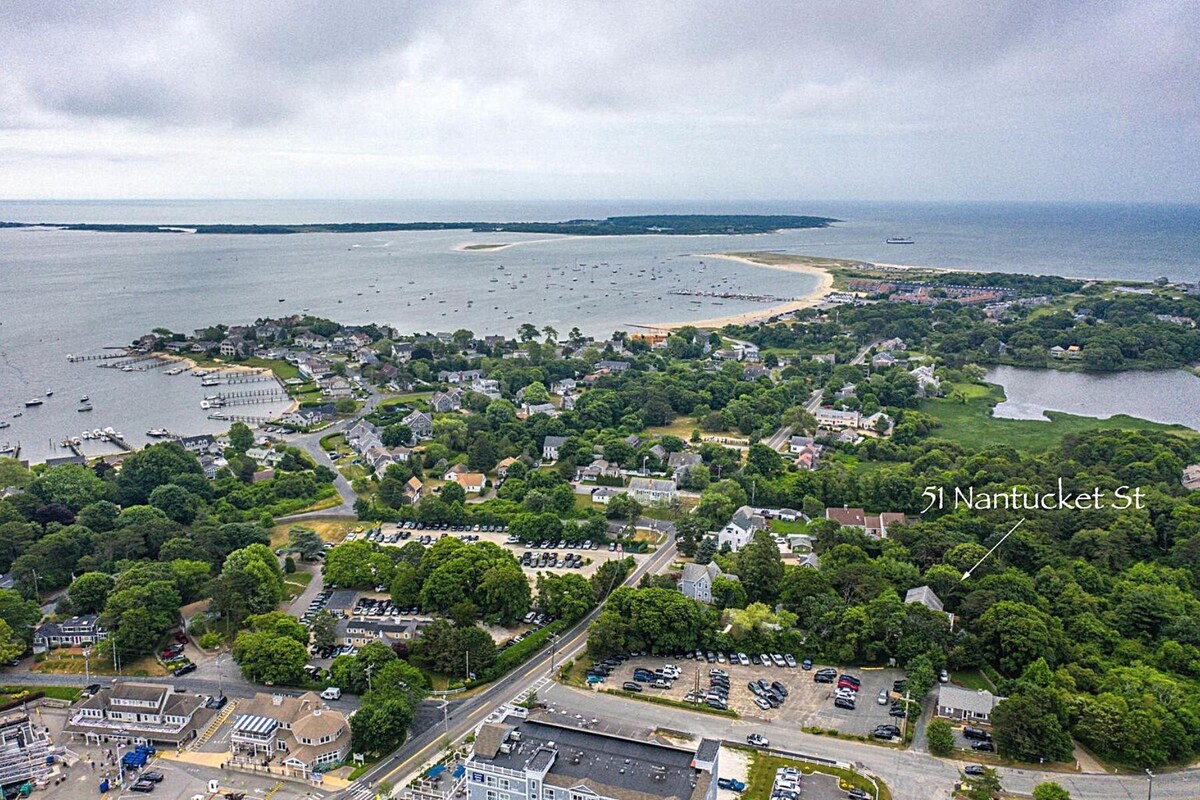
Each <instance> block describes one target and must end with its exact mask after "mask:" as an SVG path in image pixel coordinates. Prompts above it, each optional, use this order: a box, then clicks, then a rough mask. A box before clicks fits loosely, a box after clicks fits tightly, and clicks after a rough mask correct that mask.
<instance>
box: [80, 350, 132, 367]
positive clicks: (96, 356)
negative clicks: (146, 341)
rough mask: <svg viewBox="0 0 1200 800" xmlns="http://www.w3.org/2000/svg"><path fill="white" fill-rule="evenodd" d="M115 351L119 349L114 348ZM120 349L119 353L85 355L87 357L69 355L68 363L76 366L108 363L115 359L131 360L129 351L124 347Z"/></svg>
mask: <svg viewBox="0 0 1200 800" xmlns="http://www.w3.org/2000/svg"><path fill="white" fill-rule="evenodd" d="M113 349H117V348H113ZM119 349H120V351H121V352H119V353H89V354H85V355H81V356H77V355H75V354H73V353H68V354H67V361H69V362H71V363H72V364H74V363H77V362H81V361H108V360H110V359H114V358H129V351H128V350H126V349H125V348H123V347H122V348H119Z"/></svg>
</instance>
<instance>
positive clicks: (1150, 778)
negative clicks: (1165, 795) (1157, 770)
mask: <svg viewBox="0 0 1200 800" xmlns="http://www.w3.org/2000/svg"><path fill="white" fill-rule="evenodd" d="M1153 794H1154V773H1153V772H1151V771H1150V770H1148V769H1147V770H1146V800H1150V798H1151V797H1152V796H1153Z"/></svg>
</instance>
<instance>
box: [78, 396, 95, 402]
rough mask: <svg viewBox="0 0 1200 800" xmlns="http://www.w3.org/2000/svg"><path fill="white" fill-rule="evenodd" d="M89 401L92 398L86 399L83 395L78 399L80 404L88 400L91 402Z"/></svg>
mask: <svg viewBox="0 0 1200 800" xmlns="http://www.w3.org/2000/svg"><path fill="white" fill-rule="evenodd" d="M91 399H92V398H90V397H88V396H87V395H86V394H85V395H84V396H83V397H81V398H79V402H81V403H86V402H87V401H88V400H91Z"/></svg>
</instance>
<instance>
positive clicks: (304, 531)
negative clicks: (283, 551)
mask: <svg viewBox="0 0 1200 800" xmlns="http://www.w3.org/2000/svg"><path fill="white" fill-rule="evenodd" d="M287 549H288V550H289V551H290V552H293V553H299V554H300V558H302V559H303V560H305V561H316V560H317V559H318V558H320V557H321V556H322V555H324V554H325V542H324V541H323V540H322V539H321V535H320V534H319V533H317V532H316V531H314V530H312V529H310V528H300V527H297V528H292V529H291V530H289V531H288V546H287Z"/></svg>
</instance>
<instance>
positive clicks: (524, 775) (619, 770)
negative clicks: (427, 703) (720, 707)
mask: <svg viewBox="0 0 1200 800" xmlns="http://www.w3.org/2000/svg"><path fill="white" fill-rule="evenodd" d="M474 750H475V752H474V754H473V755H472V756H471V758H470V759H469V760H468V762H467V765H466V778H467V800H585V799H586V800H652V799H653V798H661V800H715V798H716V796H717V780H716V778H717V774H718V764H717V762H718V758H719V752H720V744H719V743H718V742H716V741H713V740H710V739H704V740H702V741H701V742H700V745H699V747H698V748H697V749H696V750H690V749H685V748H681V747H674V746H671V745H663V744H656V743H653V742H647V741H636V740H633V739H626V738H624V737H620V736H615V735H612V734H607V733H599V732H595V731H589V730H585V729H580V728H573V727H567V726H564V725H558V724H555V723H551V722H546V721H544V720H539V719H532V718H530V719H522V718H520V717H517V716H508V717H506V718H505V719H504V720H503V721H502V722H496V723H485V724H484V725H482V726H481V727H480V729H479V732H478V734H477V735H476V738H475V748H474Z"/></svg>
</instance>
